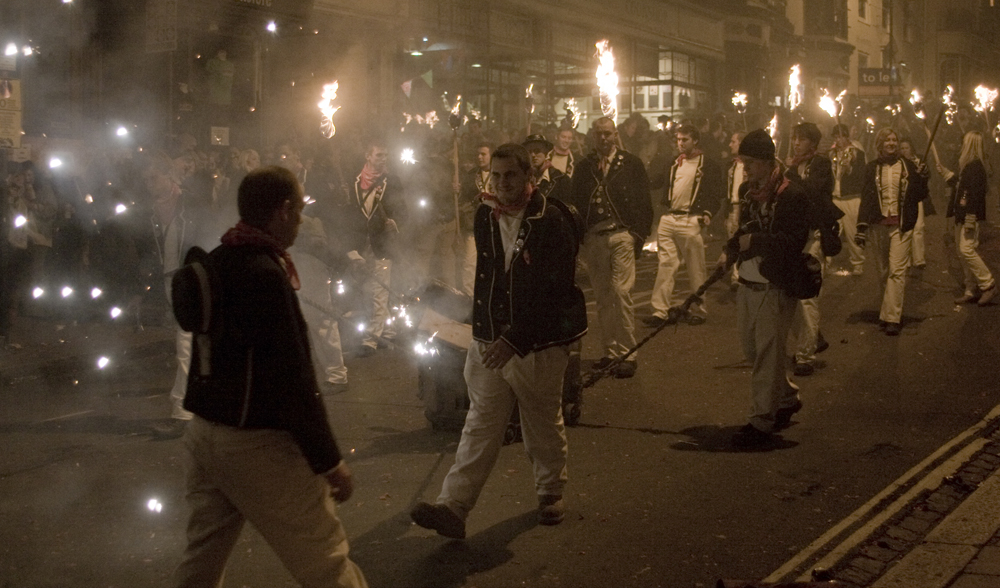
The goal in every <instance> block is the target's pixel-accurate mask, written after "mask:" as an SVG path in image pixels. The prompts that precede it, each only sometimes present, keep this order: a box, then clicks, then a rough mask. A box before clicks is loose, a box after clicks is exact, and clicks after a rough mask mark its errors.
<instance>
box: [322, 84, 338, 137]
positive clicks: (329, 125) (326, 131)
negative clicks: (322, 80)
mask: <svg viewBox="0 0 1000 588" xmlns="http://www.w3.org/2000/svg"><path fill="white" fill-rule="evenodd" d="M338 88H340V84H339V83H337V80H333V81H332V82H330V83H329V84H323V94H322V96H321V99H320V101H319V103H318V104H317V106H319V111H320V113H321V114H322V117H321V118H320V121H319V130H320V132H321V133H323V136H324V137H326V138H327V139H329V138H331V137H333V136H334V135H336V134H337V127H336V125H334V124H333V115H334V114H336V113H337V111H338V110H340V107H339V106H334V105H333V101H334V100H336V99H337V89H338Z"/></svg>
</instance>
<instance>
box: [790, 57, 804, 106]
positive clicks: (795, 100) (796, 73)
mask: <svg viewBox="0 0 1000 588" xmlns="http://www.w3.org/2000/svg"><path fill="white" fill-rule="evenodd" d="M788 71H789V73H788V108H789V109H790V110H795V109H796V108H798V107H799V104H802V89H801V88H802V69H801V68H800V67H799V64H797V63H796V64H795V65H793V66H792V67H791V69H790V70H788Z"/></svg>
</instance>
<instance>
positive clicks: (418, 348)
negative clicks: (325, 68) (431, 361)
mask: <svg viewBox="0 0 1000 588" xmlns="http://www.w3.org/2000/svg"><path fill="white" fill-rule="evenodd" d="M434 337H437V331H435V332H434V334H433V335H431V336H430V337H428V338H427V340H426V341H419V342H417V343H416V344H415V345H414V346H413V352H414V353H416V354H417V355H437V353H438V350H437V347H435V346H434Z"/></svg>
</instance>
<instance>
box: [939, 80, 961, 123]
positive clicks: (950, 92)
mask: <svg viewBox="0 0 1000 588" xmlns="http://www.w3.org/2000/svg"><path fill="white" fill-rule="evenodd" d="M941 102H943V103H944V108H945V111H944V118H945V120H946V121H948V124H949V125H951V124H954V123H955V115H956V114H958V103H956V102H955V88H953V87H951V84H948V85H947V86H945V90H944V94H943V95H942V96H941Z"/></svg>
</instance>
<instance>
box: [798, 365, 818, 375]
mask: <svg viewBox="0 0 1000 588" xmlns="http://www.w3.org/2000/svg"><path fill="white" fill-rule="evenodd" d="M815 371H816V368H815V367H814V366H813V364H811V363H796V364H795V367H793V368H792V373H793V374H795V375H796V376H800V377H802V376H811V375H813V373H814V372H815Z"/></svg>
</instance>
